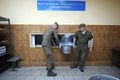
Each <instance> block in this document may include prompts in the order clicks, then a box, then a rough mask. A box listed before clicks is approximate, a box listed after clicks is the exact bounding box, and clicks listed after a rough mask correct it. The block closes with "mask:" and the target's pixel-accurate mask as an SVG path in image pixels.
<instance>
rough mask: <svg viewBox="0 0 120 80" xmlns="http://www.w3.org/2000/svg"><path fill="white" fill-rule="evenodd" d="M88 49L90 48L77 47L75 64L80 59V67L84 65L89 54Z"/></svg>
mask: <svg viewBox="0 0 120 80" xmlns="http://www.w3.org/2000/svg"><path fill="white" fill-rule="evenodd" d="M87 50H88V48H87V47H86V48H79V47H77V48H76V55H75V60H74V65H75V66H77V65H78V63H79V61H80V64H79V66H80V67H82V68H83V67H84V62H85V58H86V55H87Z"/></svg>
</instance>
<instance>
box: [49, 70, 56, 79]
mask: <svg viewBox="0 0 120 80" xmlns="http://www.w3.org/2000/svg"><path fill="white" fill-rule="evenodd" d="M47 76H52V77H54V76H57V73H54V72H52V70H51V69H50V70H48V72H47Z"/></svg>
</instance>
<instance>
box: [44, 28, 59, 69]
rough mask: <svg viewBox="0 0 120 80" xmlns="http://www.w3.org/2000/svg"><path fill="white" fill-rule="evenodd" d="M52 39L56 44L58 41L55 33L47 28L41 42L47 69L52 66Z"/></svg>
mask: <svg viewBox="0 0 120 80" xmlns="http://www.w3.org/2000/svg"><path fill="white" fill-rule="evenodd" d="M53 39H54V40H55V43H57V44H58V42H59V41H58V35H57V33H56V31H55V30H54V29H52V28H48V29H47V30H45V32H44V33H43V40H42V48H43V51H44V52H45V55H46V64H47V68H48V69H51V68H52V64H53V60H52V51H51V46H52V40H53Z"/></svg>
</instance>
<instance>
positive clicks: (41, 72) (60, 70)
mask: <svg viewBox="0 0 120 80" xmlns="http://www.w3.org/2000/svg"><path fill="white" fill-rule="evenodd" d="M53 71H54V72H56V73H57V76H56V77H47V76H46V73H47V71H46V68H45V67H22V68H18V69H17V71H11V70H10V69H8V70H6V71H4V72H3V73H1V74H0V80H89V78H90V77H91V76H93V75H95V74H105V75H110V76H113V77H116V78H118V79H120V69H119V68H117V67H115V66H113V67H111V66H86V67H85V72H83V73H82V72H80V71H79V69H78V68H77V69H70V67H56V68H55V69H54V70H53Z"/></svg>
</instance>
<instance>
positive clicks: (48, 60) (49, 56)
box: [42, 47, 53, 69]
mask: <svg viewBox="0 0 120 80" xmlns="http://www.w3.org/2000/svg"><path fill="white" fill-rule="evenodd" d="M42 48H43V50H44V52H45V55H46V64H47V68H48V69H51V68H52V64H53V59H52V52H51V47H42Z"/></svg>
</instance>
